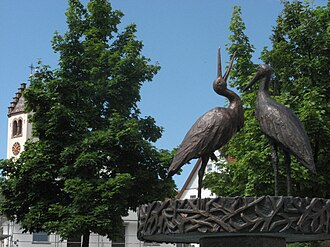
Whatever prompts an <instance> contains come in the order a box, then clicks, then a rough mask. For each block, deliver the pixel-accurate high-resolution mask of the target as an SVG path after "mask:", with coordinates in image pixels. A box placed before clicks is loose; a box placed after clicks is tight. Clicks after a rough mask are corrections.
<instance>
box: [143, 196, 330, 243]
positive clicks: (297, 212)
mask: <svg viewBox="0 0 330 247" xmlns="http://www.w3.org/2000/svg"><path fill="white" fill-rule="evenodd" d="M138 217H139V225H138V238H139V239H140V240H143V241H153V242H172V243H173V242H181V243H199V242H200V239H203V238H205V237H207V238H208V237H217V238H219V237H221V238H222V237H231V238H232V237H238V236H239V237H243V236H249V237H250V236H252V237H256V236H258V237H275V238H282V239H285V241H287V242H299V241H316V240H325V239H330V200H329V199H322V198H299V197H288V196H262V197H218V198H205V199H190V200H166V201H164V202H153V203H150V204H146V205H142V206H140V208H139V212H138Z"/></svg>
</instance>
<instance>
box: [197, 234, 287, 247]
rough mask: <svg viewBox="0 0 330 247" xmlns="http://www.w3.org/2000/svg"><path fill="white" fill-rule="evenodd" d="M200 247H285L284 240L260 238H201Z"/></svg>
mask: <svg viewBox="0 0 330 247" xmlns="http://www.w3.org/2000/svg"><path fill="white" fill-rule="evenodd" d="M199 244H200V247H285V239H284V238H277V237H262V236H237V237H214V238H201V239H200V241H199Z"/></svg>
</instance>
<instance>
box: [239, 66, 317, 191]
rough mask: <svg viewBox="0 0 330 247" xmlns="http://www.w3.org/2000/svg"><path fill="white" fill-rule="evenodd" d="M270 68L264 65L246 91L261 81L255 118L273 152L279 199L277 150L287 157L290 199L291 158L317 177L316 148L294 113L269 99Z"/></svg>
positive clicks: (259, 68)
mask: <svg viewBox="0 0 330 247" xmlns="http://www.w3.org/2000/svg"><path fill="white" fill-rule="evenodd" d="M271 74H272V71H271V68H270V66H269V65H266V64H261V65H259V67H258V71H257V73H256V75H255V77H254V78H253V79H252V80H251V81H250V83H249V84H248V85H247V86H246V87H245V88H244V90H243V91H246V90H247V89H248V88H250V87H251V86H252V85H253V84H255V83H256V82H257V81H259V80H260V87H259V91H258V95H257V100H256V107H255V115H256V118H257V120H258V122H259V125H260V129H261V131H262V132H263V133H264V134H265V135H266V136H267V137H268V139H269V143H270V146H271V149H272V162H273V165H274V173H275V174H274V175H275V179H274V180H275V196H277V195H278V171H279V163H278V156H277V148H278V147H280V148H281V149H282V150H283V153H284V160H285V165H286V175H287V178H286V182H287V195H288V196H289V195H291V194H292V191H291V187H292V185H291V166H290V164H291V157H290V155H294V156H295V157H296V158H297V159H298V161H299V162H301V163H302V164H303V165H304V166H305V167H307V168H308V169H309V170H311V171H312V172H313V173H316V170H315V165H314V160H313V154H312V148H311V145H310V142H309V140H308V136H307V134H306V131H305V129H304V126H303V125H302V123H301V122H300V121H299V119H298V117H297V116H296V114H294V112H293V111H292V110H291V109H290V108H288V107H286V106H284V105H282V104H280V103H278V102H277V101H275V100H274V99H272V98H271V97H270V95H269V91H268V88H269V82H270V78H271Z"/></svg>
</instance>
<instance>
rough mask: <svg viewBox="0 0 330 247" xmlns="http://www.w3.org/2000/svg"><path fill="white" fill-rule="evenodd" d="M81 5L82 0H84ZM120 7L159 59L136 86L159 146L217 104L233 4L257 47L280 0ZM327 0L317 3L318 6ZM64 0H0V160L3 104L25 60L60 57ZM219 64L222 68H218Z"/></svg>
mask: <svg viewBox="0 0 330 247" xmlns="http://www.w3.org/2000/svg"><path fill="white" fill-rule="evenodd" d="M82 2H83V3H86V2H87V0H83V1H82ZM111 3H112V7H113V9H120V10H121V11H122V12H123V13H124V14H125V16H124V17H123V18H122V24H121V25H120V27H121V29H122V28H123V27H125V26H126V25H127V24H130V23H136V24H137V28H138V33H137V36H138V39H140V40H142V41H143V43H144V50H143V55H145V56H146V57H149V58H151V60H152V63H155V62H158V63H159V64H160V66H161V70H160V71H159V73H158V74H157V75H156V76H155V77H154V80H153V81H152V82H147V83H145V85H144V86H143V88H142V92H141V94H142V100H141V102H140V103H139V106H140V109H141V111H142V116H144V115H146V116H149V115H150V116H152V117H154V118H155V119H156V120H157V124H158V125H160V126H162V127H163V128H164V133H163V137H162V138H161V139H160V140H159V141H158V142H157V143H156V146H157V147H158V148H161V149H170V150H171V149H173V148H175V147H176V146H178V145H179V144H180V143H181V141H182V139H183V137H184V135H185V134H186V132H187V131H188V130H189V128H190V127H191V126H192V124H193V123H194V122H195V121H196V120H197V119H198V117H199V116H201V115H202V114H203V113H204V112H206V111H208V110H210V109H211V108H213V107H216V106H223V105H224V104H225V102H226V101H225V99H224V98H223V97H220V96H218V95H216V94H215V93H214V92H213V89H212V82H213V80H214V79H215V77H216V63H217V62H216V54H217V49H218V47H222V61H223V64H224V62H228V54H227V53H226V51H225V44H227V43H228V36H229V35H230V32H229V31H228V27H229V23H230V18H231V14H232V11H233V6H234V5H240V6H241V7H242V18H243V20H244V22H245V24H246V27H247V30H246V34H247V35H248V36H249V39H250V43H251V44H253V45H254V46H255V48H256V52H255V55H254V60H255V62H256V63H258V62H260V61H258V57H259V55H260V51H261V50H262V49H263V47H265V46H270V41H269V37H270V35H271V33H272V27H273V26H275V24H276V18H277V16H278V15H279V14H280V11H281V9H282V5H281V3H280V0H250V1H247V0H232V1H228V0H207V1H202V0H179V1H178V0H166V1H160V0H113V1H111ZM325 3H326V1H325V0H319V1H315V4H321V5H324V4H325ZM66 7H67V1H66V0H46V1H45V0H29V1H26V0H1V1H0V32H1V38H0V49H1V56H0V135H1V138H0V159H4V158H6V145H7V107H8V106H9V104H10V102H11V100H12V97H13V96H14V95H15V93H16V91H17V88H18V87H19V86H20V83H22V82H27V80H28V76H29V74H30V69H29V67H28V66H29V65H30V64H31V63H33V64H36V62H37V60H38V59H39V58H41V59H42V61H43V63H44V64H49V65H51V66H52V67H53V68H55V67H56V66H57V62H58V56H57V54H54V52H53V50H52V47H51V43H50V41H51V39H52V36H53V34H54V32H55V31H58V32H59V33H61V34H63V33H64V32H65V30H66V17H65V10H66ZM223 70H224V69H223ZM193 163H194V161H193V162H192V164H190V165H186V166H184V170H183V173H182V174H181V175H180V176H175V180H176V182H177V185H178V188H181V186H182V185H183V183H184V180H185V179H186V178H187V176H188V173H189V172H190V170H191V168H192V166H193Z"/></svg>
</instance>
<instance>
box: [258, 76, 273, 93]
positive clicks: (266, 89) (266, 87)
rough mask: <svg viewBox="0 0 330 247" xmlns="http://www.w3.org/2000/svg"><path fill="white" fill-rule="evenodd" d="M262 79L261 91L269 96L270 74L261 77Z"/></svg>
mask: <svg viewBox="0 0 330 247" xmlns="http://www.w3.org/2000/svg"><path fill="white" fill-rule="evenodd" d="M260 81H261V83H260V87H259V93H260V94H266V95H267V96H269V83H270V74H269V75H266V76H264V77H263V78H261V80H260Z"/></svg>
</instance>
